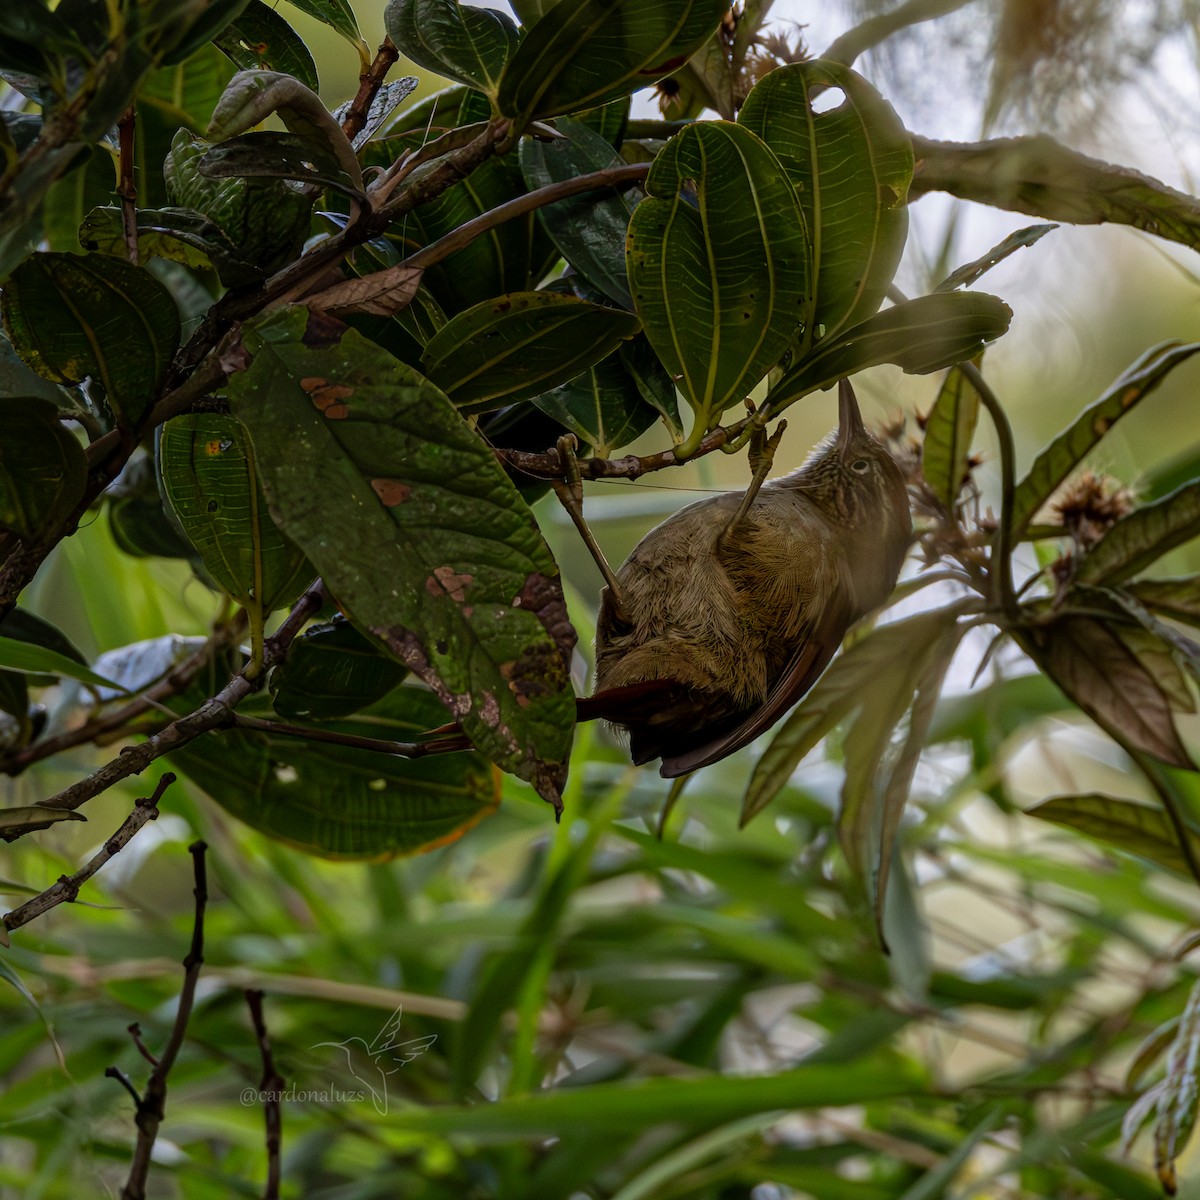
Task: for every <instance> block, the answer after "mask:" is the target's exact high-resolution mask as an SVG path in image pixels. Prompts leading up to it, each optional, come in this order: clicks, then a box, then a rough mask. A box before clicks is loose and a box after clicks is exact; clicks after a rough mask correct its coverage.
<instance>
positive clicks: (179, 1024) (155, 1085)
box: [105, 842, 208, 1200]
mask: <svg viewBox="0 0 1200 1200" xmlns="http://www.w3.org/2000/svg"><path fill="white" fill-rule="evenodd" d="M207 849H208V847H207V846H206V845H205V844H204V843H203V842H193V843H192V844H191V845H190V846H189V847H188V852H189V853H190V854H191V856H192V870H193V873H194V876H195V880H196V886H195V888H194V889H193V892H192V894H193V895H194V896H195V897H196V916H195V919H194V921H193V922H192V944H191V947H190V948H189V950H188V953H187V957H186V958H185V959H184V960H183V986H182V987H181V988H180V989H179V1005H178V1007H177V1008H176V1010H175V1023H174V1024H173V1025H172V1026H171V1036H170V1037H169V1038H168V1039H167V1044H166V1047H165V1048H164V1049H163V1052H162V1054H161V1055H160V1057H159V1060H158V1065H157V1066H156V1067H155V1068H154V1070H153V1071H151V1072H150V1079H149V1081H148V1082H147V1084H146V1094H145V1095H144V1096H143V1097H142V1098H141V1100H140V1101H139V1102H138V1106H137V1116H136V1117H135V1118H134V1119H135V1121H136V1123H137V1129H138V1138H137V1145H136V1146H135V1147H134V1150H133V1162H132V1163H131V1164H130V1167H129V1179H128V1181H127V1182H126V1184H125V1186H124V1188H122V1189H121V1200H145V1195H146V1178H147V1176H148V1175H149V1174H150V1156H151V1154H152V1152H153V1150H154V1142H155V1139H156V1138H157V1137H158V1129H159V1126H160V1125H161V1124H162V1122H163V1117H164V1116H165V1115H166V1109H167V1076H168V1075H169V1074H170V1073H171V1068H172V1067H173V1066H174V1065H175V1059H176V1058H177V1057H178V1055H179V1051H180V1048H181V1047H182V1046H183V1039H184V1037H185V1036H186V1034H187V1027H188V1021H189V1020H190V1019H191V1016H192V1007H193V1006H194V1005H195V1002H196V983H197V981H198V980H199V978H200V968H201V967H202V966H203V965H204V908H205V905H207V903H208V872H207V870H206V868H205V863H204V853H205V851H206V850H207ZM110 1070H111V1068H110ZM105 1074H107V1072H105Z"/></svg>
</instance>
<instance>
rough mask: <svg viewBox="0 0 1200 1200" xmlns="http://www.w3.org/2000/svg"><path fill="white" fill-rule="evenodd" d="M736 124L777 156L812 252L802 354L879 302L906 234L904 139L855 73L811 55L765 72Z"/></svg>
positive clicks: (908, 166)
mask: <svg viewBox="0 0 1200 1200" xmlns="http://www.w3.org/2000/svg"><path fill="white" fill-rule="evenodd" d="M831 89H836V91H831ZM821 93H824V99H825V100H826V101H828V100H830V98H831V97H833V96H836V94H837V93H840V94H841V96H842V99H841V102H840V103H839V104H837V106H836V107H831V108H824V109H822V111H820V112H816V111H814V109H813V100H814V99H815V97H816V96H817V95H820V94H821ZM738 123H739V124H741V125H744V126H745V127H746V128H747V129H749V130H751V131H752V132H754V133H756V134H758V136H759V137H760V138H762V140H763V141H764V142H766V144H767V145H768V146H769V147H770V148H771V150H772V151H774V153H775V156H776V157H777V158H778V159H779V161H780V163H782V164H783V168H784V170H785V171H786V172H787V176H788V179H789V180H790V181H791V183H792V186H793V187H794V188H795V189H796V198H797V200H798V201H799V203H800V208H801V210H802V211H803V213H804V220H805V224H806V226H807V229H808V236H809V240H810V243H811V244H812V246H813V247H814V250H815V252H816V255H817V261H816V264H815V270H814V275H813V280H812V284H811V289H812V305H813V307H812V309H810V310H809V311H808V312H805V313H804V314H803V315H802V318H801V324H802V325H803V326H804V329H803V333H802V339H803V340H802V341H801V342H800V344H799V347H798V349H797V353H798V354H799V355H801V356H803V355H805V354H807V353H808V352H809V351H810V350H811V349H812V348H813V347H814V346H818V345H819V344H820V342H821V339H823V338H828V337H832V336H833V335H834V334H836V333H837V332H838V331H840V330H842V329H845V328H848V327H849V326H851V325H855V324H858V323H859V322H860V321H863V320H865V319H866V318H867V317H869V316H871V314H872V313H874V312H875V311H876V310H877V309H878V308H879V305H880V304H881V303H882V302H883V298H884V295H885V294H886V292H887V289H888V285H889V284H890V283H891V282H892V276H893V275H895V273H896V267H897V266H898V264H899V262H900V255H901V253H902V252H903V250H904V242H905V238H906V237H907V235H908V212H907V208H906V205H905V201H906V200H907V197H908V187H909V184H910V182H911V181H912V173H913V156H912V140H911V138H910V137H909V135H908V132H907V131H906V130H905V128H904V126H903V124H902V123H901V121H900V118H899V117H898V116H896V113H895V110H894V109H893V108H892V106H891V105H890V104H888V102H887V101H886V100H885V99H884V98H883V97H882V96H881V95H880V94H879V93H878V92H877V91H876V90H875V89H874V88H873V87H872V86H871V85H870V84H869V83H868V82H867V81H866V80H865V79H863V78H862V76H861V75H859V74H857V73H856V72H854V71H852V70H850V68H849V67H844V66H842V65H841V64H840V63H833V62H821V61H819V60H814V61H810V62H804V63H794V64H791V65H789V66H785V67H780V68H778V69H777V70H774V71H771V72H769V73H768V74H767V75H766V76H765V77H764V78H763V79H762V81H761V82H760V83H758V84H757V85H756V86H755V87H754V89H753V90H752V91H751V93H750V96H749V98H748V99H747V100H746V103H745V105H744V107H743V108H742V111H741V113H740V114H739V116H738Z"/></svg>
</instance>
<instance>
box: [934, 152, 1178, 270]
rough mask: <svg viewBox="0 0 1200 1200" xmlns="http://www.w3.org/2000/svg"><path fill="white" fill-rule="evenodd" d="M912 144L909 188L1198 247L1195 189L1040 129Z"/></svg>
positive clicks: (1031, 214)
mask: <svg viewBox="0 0 1200 1200" xmlns="http://www.w3.org/2000/svg"><path fill="white" fill-rule="evenodd" d="M913 152H914V154H915V155H916V159H917V163H918V166H917V171H916V174H915V176H914V177H913V185H912V191H913V195H914V196H920V195H922V194H924V193H925V192H950V193H951V194H952V195H954V196H958V197H960V198H961V199H963V200H975V201H978V202H979V203H981V204H990V205H992V206H993V207H995V208H1007V209H1009V210H1011V211H1013V212H1022V213H1028V214H1029V215H1030V216H1033V217H1045V218H1046V219H1047V220H1050V221H1067V222H1069V223H1070V224H1073V225H1098V224H1101V223H1102V222H1105V221H1116V222H1119V223H1120V224H1123V225H1132V226H1133V227H1134V228H1135V229H1144V230H1145V231H1146V232H1147V233H1154V234H1157V235H1158V236H1159V237H1163V238H1169V239H1170V240H1171V241H1175V242H1181V243H1182V244H1183V245H1185V246H1191V247H1192V249H1200V202H1198V201H1197V200H1196V199H1195V198H1194V197H1192V196H1187V195H1184V193H1182V192H1177V191H1175V190H1174V188H1169V187H1167V186H1166V185H1165V184H1163V183H1159V181H1158V180H1157V179H1151V178H1150V177H1149V176H1148V175H1142V174H1141V173H1140V172H1138V171H1133V170H1130V169H1129V168H1127V167H1115V166H1113V165H1112V163H1106V162H1101V161H1100V160H1099V159H1095V158H1088V157H1087V156H1086V155H1083V154H1079V153H1077V152H1076V151H1074V150H1069V149H1067V147H1066V146H1064V145H1062V144H1061V143H1059V142H1056V141H1055V140H1054V139H1053V138H1051V137H1049V136H1047V135H1046V134H1044V133H1042V134H1036V135H1034V136H1033V137H1019V138H1000V139H997V140H995V141H988V142H975V143H961V142H933V141H929V140H928V139H926V138H920V137H914V138H913Z"/></svg>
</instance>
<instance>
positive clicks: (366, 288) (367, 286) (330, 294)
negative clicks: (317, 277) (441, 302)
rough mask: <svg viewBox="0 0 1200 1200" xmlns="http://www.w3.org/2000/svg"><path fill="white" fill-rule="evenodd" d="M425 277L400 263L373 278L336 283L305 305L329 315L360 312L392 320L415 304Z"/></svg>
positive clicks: (367, 276)
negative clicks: (414, 301) (392, 317)
mask: <svg viewBox="0 0 1200 1200" xmlns="http://www.w3.org/2000/svg"><path fill="white" fill-rule="evenodd" d="M424 274H425V272H424V271H423V270H421V268H420V267H406V266H405V265H404V264H403V263H400V264H398V265H397V266H394V267H388V268H387V269H386V270H383V271H376V272H375V273H374V274H372V275H363V276H361V277H360V278H358V279H346V280H343V281H342V282H341V283H335V284H334V285H333V286H332V287H327V288H325V290H324V291H320V292H317V294H316V295H315V296H309V297H307V298H306V300H305V303H306V304H309V305H311V306H312V307H313V308H319V309H321V310H323V311H325V312H344V313H356V312H360V313H371V314H373V315H374V316H378V317H390V316H393V315H395V314H396V313H398V312H399V311H400V310H401V309H402V308H407V307H408V306H409V305H410V304H411V303H412V299H413V297H414V296H415V295H416V294H417V288H419V287H420V286H421V277H422V275H424Z"/></svg>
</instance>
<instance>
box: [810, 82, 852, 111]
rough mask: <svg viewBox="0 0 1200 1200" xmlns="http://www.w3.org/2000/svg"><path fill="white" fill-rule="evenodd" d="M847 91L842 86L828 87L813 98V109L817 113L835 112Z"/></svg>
mask: <svg viewBox="0 0 1200 1200" xmlns="http://www.w3.org/2000/svg"><path fill="white" fill-rule="evenodd" d="M845 99H846V93H845V92H843V91H842V89H841V88H828V89H826V90H825V91H823V92H822V93H821V94H820V95H819V96H814V97H813V100H812V110H813V112H815V113H827V112H833V110H834V109H835V108H837V107H839V105H841V104H842V103H843V101H844V100H845Z"/></svg>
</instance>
